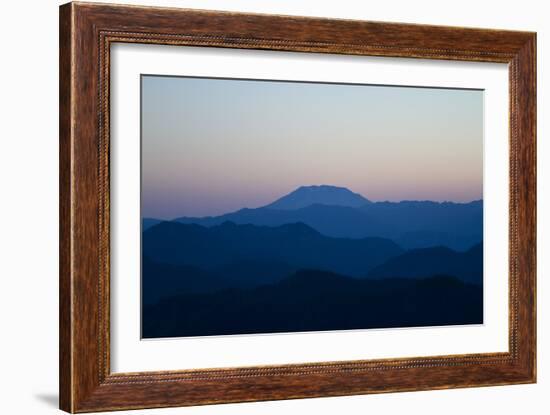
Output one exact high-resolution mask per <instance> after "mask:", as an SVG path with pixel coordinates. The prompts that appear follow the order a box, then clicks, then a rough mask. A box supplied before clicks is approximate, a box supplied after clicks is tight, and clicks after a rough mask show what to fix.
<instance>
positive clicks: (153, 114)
mask: <svg viewBox="0 0 550 415" xmlns="http://www.w3.org/2000/svg"><path fill="white" fill-rule="evenodd" d="M535 62H536V35H535V33H530V32H514V31H504V30H489V29H471V28H469V29H467V28H457V27H440V26H425V25H410V24H401V23H380V22H367V21H352V20H330V19H318V18H305V17H289V16H272V15H259V14H257V15H253V14H238V13H227V12H213V11H198V10H185V9H170V8H152V7H135V6H120V5H106V4H86V3H69V4H66V5H63V6H61V8H60V407H61V409H63V410H65V411H67V412H72V413H73V412H92V411H106V410H122V409H138V408H153V407H170V406H185V405H201V404H208V403H223V402H245V401H260V400H272V399H291V398H306V397H318V396H343V395H354V394H367V393H379V392H399V391H412V390H426V389H442V388H459V387H472V386H490V385H508V384H519V383H532V382H535V381H536V332H535V330H536V324H535V311H536V306H535V298H536V295H535V290H536V279H535V277H536V276H535V269H536V267H535V261H536V232H535V229H536V211H535V209H536V171H535V167H536V162H535V160H536V108H535V103H536V83H535V82H536V73H535V68H536V65H535Z"/></svg>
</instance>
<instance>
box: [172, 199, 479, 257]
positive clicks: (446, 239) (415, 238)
mask: <svg viewBox="0 0 550 415" xmlns="http://www.w3.org/2000/svg"><path fill="white" fill-rule="evenodd" d="M283 199H284V198H283ZM280 200H281V199H280ZM275 203H277V202H275ZM271 206H273V204H271V205H268V206H266V207H262V208H257V209H241V210H239V211H236V212H232V213H228V214H225V215H221V216H214V217H203V218H191V217H181V218H178V219H175V221H177V222H181V223H195V224H200V225H203V226H208V227H210V226H216V225H220V224H222V223H223V222H226V221H231V222H234V223H237V224H253V225H257V226H281V225H284V224H288V223H297V222H301V223H304V224H306V225H308V226H310V227H312V228H313V229H315V230H317V231H318V232H320V233H322V234H323V235H326V236H330V237H335V238H357V239H358V238H365V237H381V238H388V239H392V240H394V241H396V242H397V243H398V244H399V245H401V246H403V247H404V248H406V249H414V248H425V247H431V246H438V245H444V246H448V247H450V248H452V249H456V250H465V249H467V248H468V247H470V246H472V245H473V244H476V243H478V242H480V241H481V240H482V239H483V202H482V201H474V202H470V203H452V202H443V203H439V202H431V201H404V202H396V203H394V202H371V203H367V204H363V205H361V206H360V207H349V206H335V205H325V204H318V203H317V204H311V205H309V206H306V207H301V208H297V209H293V210H290V209H273V208H272V207H271Z"/></svg>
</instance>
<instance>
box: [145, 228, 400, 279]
mask: <svg viewBox="0 0 550 415" xmlns="http://www.w3.org/2000/svg"><path fill="white" fill-rule="evenodd" d="M142 250H143V255H144V256H147V257H149V258H150V259H151V260H152V261H154V262H158V263H164V264H172V265H187V266H192V267H197V268H201V269H203V270H208V271H212V270H216V269H220V268H222V269H223V267H228V266H232V265H233V266H234V264H239V263H240V264H241V266H242V264H246V263H248V264H250V263H253V264H254V263H256V264H257V263H258V262H259V263H266V262H267V263H274V262H275V263H282V264H286V265H285V266H288V267H289V268H290V269H298V268H315V269H321V270H328V271H334V272H338V273H342V274H345V275H351V276H363V275H365V274H366V273H367V272H368V270H370V269H371V268H373V267H375V266H377V265H381V264H382V263H384V262H385V261H387V260H388V259H389V258H391V257H393V256H396V255H399V254H402V253H403V252H404V251H403V249H402V248H401V247H399V246H398V245H397V244H396V243H394V242H393V241H391V240H389V239H384V238H362V239H349V238H331V237H327V236H324V235H322V234H321V233H319V232H317V231H316V230H314V229H313V228H311V227H309V226H307V225H305V224H303V223H288V224H285V225H281V226H276V227H270V226H256V225H238V224H235V223H233V222H224V223H222V224H221V225H216V226H212V227H205V226H201V225H197V224H183V223H178V222H161V223H159V224H157V225H155V226H153V227H151V228H149V229H148V230H146V231H145V232H143V237H142ZM256 268H257V267H256ZM283 268H284V267H283ZM254 272H255V273H257V271H254ZM264 272H265V273H269V272H272V271H269V270H265V271H264ZM241 273H242V270H241ZM243 278H244V277H243Z"/></svg>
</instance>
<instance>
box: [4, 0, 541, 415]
mask: <svg viewBox="0 0 550 415" xmlns="http://www.w3.org/2000/svg"><path fill="white" fill-rule="evenodd" d="M132 3H134V4H148V5H169V6H181V7H191V8H203V9H205V8H208V9H219V10H232V11H250V12H261V13H278V14H292V15H311V16H325V17H339V18H352V19H368V20H381V21H395V22H410V23H430V24H441V25H455V26H474V27H490V28H501V29H517V30H531V31H537V32H538V114H539V116H538V139H539V140H538V141H539V152H538V183H539V186H538V187H539V193H538V197H539V205H538V212H539V217H538V224H539V227H538V235H539V236H538V253H539V259H538V262H539V269H538V275H539V279H538V282H539V286H538V292H539V294H538V298H539V304H538V311H539V324H538V326H539V333H538V337H539V343H538V347H539V363H538V370H539V383H538V384H536V385H521V386H506V387H491V388H474V389H460V390H446V391H430V392H411V393H399V394H386V395H368V396H356V397H346V398H321V399H306V400H295V401H278V402H267V403H249V404H232V405H217V406H206V407H197V408H183V409H182V408H179V409H178V408H176V409H165V410H155V411H154V412H153V411H143V413H158V414H176V413H177V414H183V415H185V414H189V415H199V414H203V415H206V414H210V415H214V414H219V415H222V414H239V415H247V414H258V413H262V414H280V413H309V412H311V413H319V412H320V413H327V414H328V413H346V414H360V413H361V414H362V413H365V412H367V411H368V412H369V413H371V414H377V413H386V414H394V413H395V414H399V413H407V414H417V413H418V414H423V415H428V414H441V413H445V414H461V415H462V414H464V413H483V412H482V411H490V412H491V413H499V414H517V413H530V414H546V413H548V407H549V406H550V398H549V393H550V355H549V354H550V342H549V340H548V333H549V331H548V329H544V328H543V326H548V324H549V321H550V315H549V313H550V307H549V303H550V300H543V298H544V297H546V298H547V299H548V292H549V287H550V284H549V283H548V282H547V278H548V277H547V274H548V273H549V272H550V265H549V260H548V255H546V256H545V255H544V254H545V252H548V251H549V249H550V242H549V240H550V234H549V233H550V228H549V226H548V214H547V213H546V214H545V212H549V211H550V185H549V184H548V180H549V179H550V145H549V143H548V140H547V139H548V138H549V137H548V128H549V123H548V119H547V118H545V117H544V114H547V113H548V105H547V102H548V100H549V99H550V88H549V86H548V84H547V83H544V74H543V71H544V69H545V68H546V67H547V66H548V64H549V59H550V46H549V45H550V40H548V39H550V25H548V21H550V13H549V12H548V11H547V10H546V3H547V2H545V1H534V0H533V1H530V0H523V1H504V0H501V1H485V2H483V1H479V0H473V1H472V0H461V1H460V2H444V1H427V0H414V1H410V0H409V1H407V0H400V1H391V0H387V1H383V2H378V1H376V2H374V1H373V2H359V1H353V0H338V1H319V0H317V1H315V0H311V1H306V0H301V1H297V0H294V1H292V0H262V1H257V0H256V1H246V0H232V1H230V2H228V1H223V0H203V1H198V0H195V1H159V0H157V1H138V0H134V1H132ZM59 4H60V3H59V2H58V1H53V0H32V1H31V0H27V1H19V2H18V1H11V2H4V3H3V4H2V24H1V25H0V31H1V35H2V36H1V39H2V41H1V48H2V52H3V53H2V54H1V55H0V56H1V57H2V63H1V65H0V72H1V76H0V105H1V107H2V109H1V111H0V121H1V122H0V140H1V141H0V183H1V184H0V189H2V192H1V193H0V194H1V195H2V201H1V203H0V223H1V226H0V330H1V333H2V335H1V341H0V384H1V385H0V386H1V389H0V390H2V394H1V396H2V398H1V399H0V412H2V413H6V414H27V413H28V414H43V413H56V411H57V409H56V408H57V381H58V374H57V366H58V365H57V335H58V329H57V324H58V323H57V304H58V298H57V296H58V294H57V293H58V282H57V278H58V277H57V271H58V267H57V256H58V249H57V244H58V239H57V238H58V223H57V215H58V213H57V209H58V203H57V198H58V185H57V175H58V142H57V133H58V96H57V88H58V64H57V54H58V52H57V48H58V31H57V30H58V26H57V22H58V20H57V19H58V9H57V6H58V5H59ZM545 23H546V24H545ZM545 164H546V165H545ZM133 413H136V412H133Z"/></svg>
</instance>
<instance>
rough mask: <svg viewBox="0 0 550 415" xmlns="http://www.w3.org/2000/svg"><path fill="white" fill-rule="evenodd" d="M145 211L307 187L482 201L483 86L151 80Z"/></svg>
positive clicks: (219, 204) (265, 199)
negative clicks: (480, 87) (462, 87)
mask: <svg viewBox="0 0 550 415" xmlns="http://www.w3.org/2000/svg"><path fill="white" fill-rule="evenodd" d="M141 117H142V120H141V122H142V137H141V140H142V188H141V191H142V217H155V218H166V219H171V218H174V217H178V216H209V215H219V214H223V213H227V212H232V211H236V210H238V209H241V208H244V207H248V208H256V207H260V206H264V205H267V204H269V203H271V202H273V201H274V200H276V199H278V198H280V197H281V196H284V195H285V194H288V193H290V192H292V191H293V190H295V189H296V188H298V187H300V186H309V185H321V184H327V185H333V186H340V187H346V188H348V189H350V190H351V191H353V192H356V193H359V194H361V195H363V196H364V197H366V198H367V199H369V200H371V201H386V200H387V201H401V200H432V201H455V202H469V201H472V200H478V199H482V198H483V91H480V90H459V89H441V88H415V87H397V86H373V85H350V84H324V83H303V82H284V81H254V80H233V79H231V80H227V79H209V78H187V77H167V76H142V113H141Z"/></svg>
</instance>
